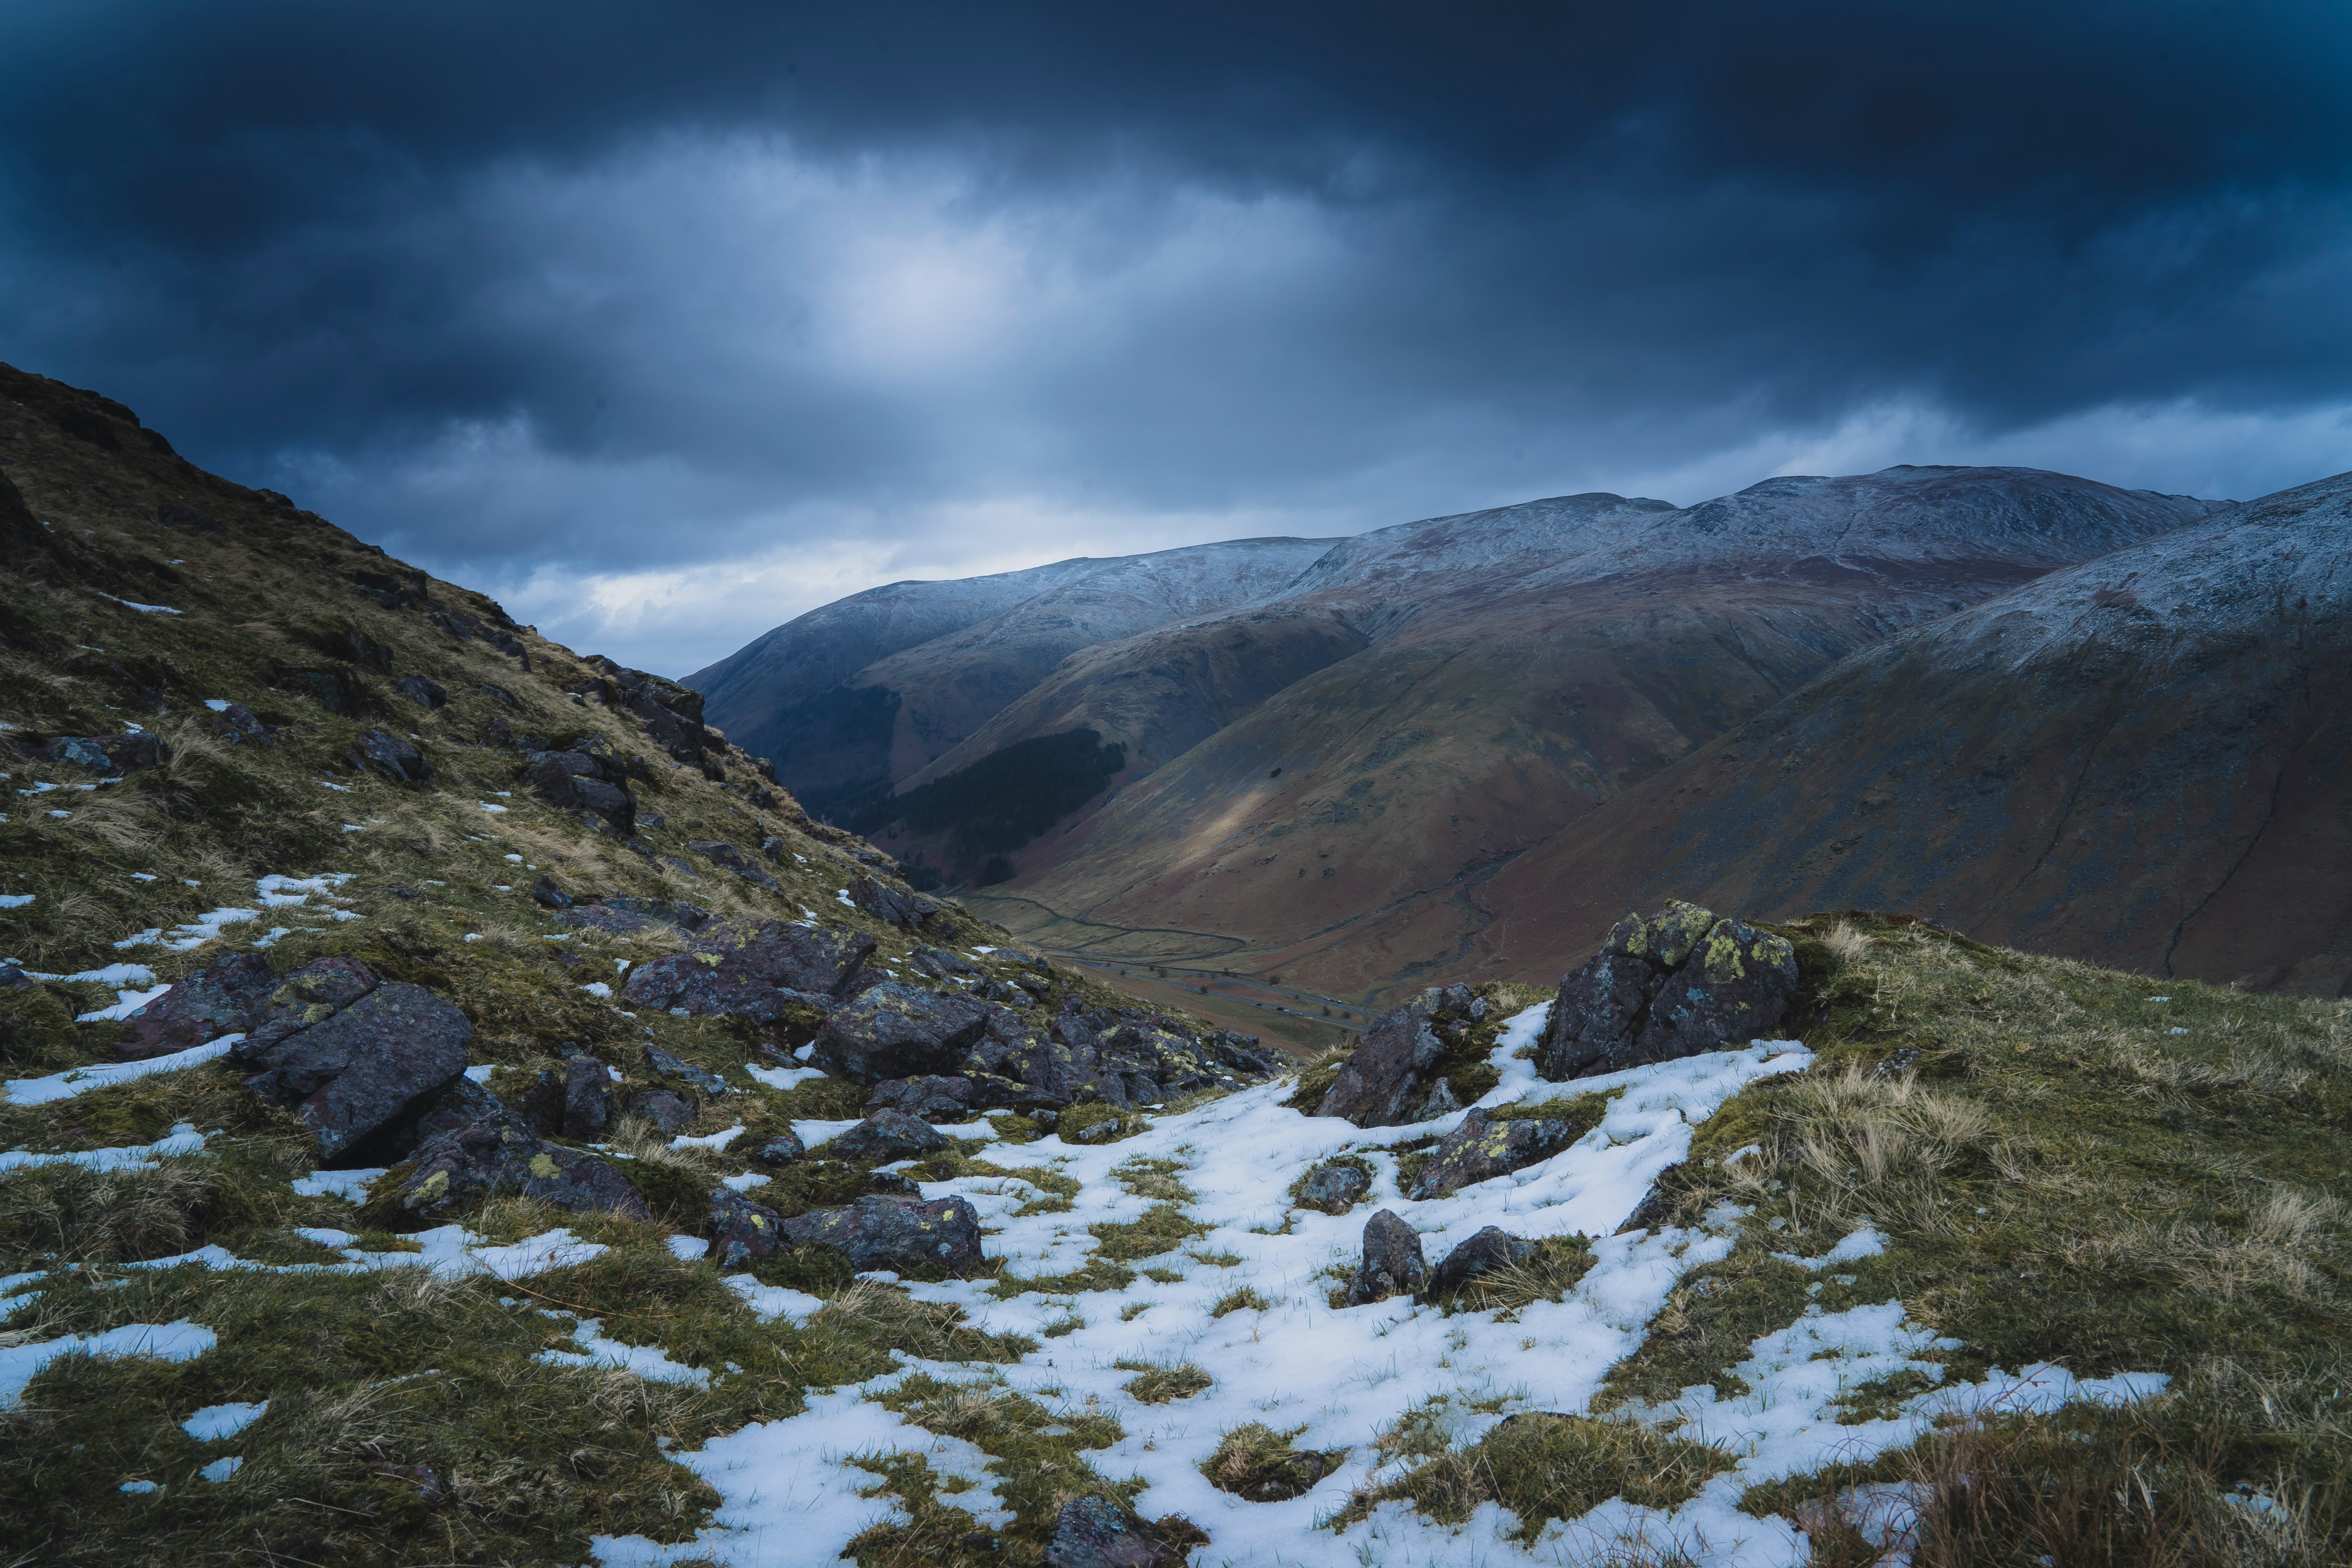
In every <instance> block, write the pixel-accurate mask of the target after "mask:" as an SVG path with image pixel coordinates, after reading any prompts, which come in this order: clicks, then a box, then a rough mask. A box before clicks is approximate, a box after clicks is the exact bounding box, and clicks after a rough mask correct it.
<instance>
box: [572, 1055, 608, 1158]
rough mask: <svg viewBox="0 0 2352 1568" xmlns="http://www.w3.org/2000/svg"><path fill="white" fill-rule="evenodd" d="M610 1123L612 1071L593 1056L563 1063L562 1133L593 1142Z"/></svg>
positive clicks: (606, 1129)
mask: <svg viewBox="0 0 2352 1568" xmlns="http://www.w3.org/2000/svg"><path fill="white" fill-rule="evenodd" d="M612 1125H613V1075H612V1073H611V1072H610V1071H609V1070H607V1069H606V1068H605V1066H604V1063H603V1062H600V1061H598V1060H597V1059H596V1058H594V1057H573V1058H572V1059H571V1060H569V1061H567V1062H565V1063H564V1064H563V1135H564V1136H565V1137H566V1138H577V1139H579V1140H580V1141H581V1142H583V1143H593V1142H595V1141H596V1140H597V1139H599V1138H602V1137H603V1136H604V1134H605V1132H606V1131H609V1130H610V1129H611V1127H612Z"/></svg>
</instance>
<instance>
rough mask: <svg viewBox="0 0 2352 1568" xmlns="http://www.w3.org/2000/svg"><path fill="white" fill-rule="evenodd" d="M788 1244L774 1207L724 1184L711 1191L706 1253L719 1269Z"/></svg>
mask: <svg viewBox="0 0 2352 1568" xmlns="http://www.w3.org/2000/svg"><path fill="white" fill-rule="evenodd" d="M790 1245H791V1243H789V1242H788V1241H786V1240H785V1239H784V1222H783V1220H782V1217H781V1216H780V1215H778V1214H777V1213H776V1211H775V1210H773V1209H772V1208H768V1207H766V1206H764V1205H760V1204H755V1203H753V1202H752V1201H751V1199H749V1198H747V1197H745V1196H744V1195H743V1194H740V1193H738V1192H731V1191H730V1190H729V1189H727V1188H725V1187H719V1188H718V1189H716V1190H715V1191H713V1192H712V1193H711V1194H710V1255H711V1257H712V1258H715V1259H717V1261H718V1264H719V1267H720V1268H741V1267H742V1266H743V1265H744V1264H746V1263H752V1262H756V1261H758V1260H759V1259H760V1258H770V1257H773V1256H774V1255H775V1252H776V1249H777V1248H778V1247H787V1246H790Z"/></svg>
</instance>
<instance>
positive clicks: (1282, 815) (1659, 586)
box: [939, 468, 2219, 994]
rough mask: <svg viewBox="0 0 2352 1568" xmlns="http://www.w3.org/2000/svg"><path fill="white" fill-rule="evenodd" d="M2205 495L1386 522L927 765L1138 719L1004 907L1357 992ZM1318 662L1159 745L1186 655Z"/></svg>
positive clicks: (1088, 661)
mask: <svg viewBox="0 0 2352 1568" xmlns="http://www.w3.org/2000/svg"><path fill="white" fill-rule="evenodd" d="M2216 504H2219V503H2211V502H2205V501H2199V500H2191V499H2189V498H2182V497H2166V496H2158V495H2153V494H2150V493H2147V492H2142V491H2128V490H2122V489H2116V488H2114V487H2111V486H2107V485H2102V484H2098V483H2095V482H2094V481H2091V480H2087V479H2074V478H2072V477H2069V476H2064V475H2058V474H2049V473H2042V472H2039V471H2036V470H2030V469H2012V468H1894V469H1889V470H1887V471H1885V472H1884V473H1880V474H1873V475H1862V476H1853V477H1848V478H1841V479H1815V478H1790V479H1769V480H1766V481H1765V482H1764V483H1762V484H1759V485H1757V486H1754V487H1751V488H1750V489H1747V490H1744V491H1742V492H1740V493H1739V494H1738V495H1737V496H1731V497H1725V498H1722V499H1720V500H1714V501H1709V502H1706V503H1704V504H1702V505H1699V506H1696V507H1691V508H1687V509H1676V508H1673V507H1669V506H1666V505H1664V503H1662V502H1657V501H1643V500H1624V499H1622V498H1619V497H1615V496H1579V497H1570V498H1562V499H1559V500H1548V501H1539V502H1533V503H1529V504H1528V505H1527V506H1525V507H1515V508H1505V509H1499V510H1495V511H1490V512H1481V513H1469V514H1465V515H1463V516H1460V517H1454V518H1442V519H1434V520H1431V521H1427V522H1423V523H1415V524H1409V525H1405V526H1403V527H1402V528H1397V529H1385V530H1381V531H1378V532H1376V533H1372V534H1368V535H1366V536H1364V537H1363V538H1362V539H1360V540H1355V541H1350V542H1347V543H1344V544H1341V545H1339V546H1337V547H1335V548H1334V549H1333V550H1332V551H1330V552H1328V553H1327V554H1326V555H1325V556H1324V557H1323V558H1322V559H1321V560H1320V561H1318V563H1316V564H1315V566H1314V567H1313V568H1312V569H1311V570H1310V571H1308V572H1307V574H1305V575H1304V576H1303V577H1302V578H1301V579H1300V581H1299V583H1298V584H1297V585H1296V586H1295V587H1293V588H1292V589H1291V590H1290V591H1289V592H1287V593H1286V594H1285V595H1282V597H1281V598H1280V599H1278V600H1276V601H1271V602H1269V603H1267V604H1265V605H1259V606H1256V607H1254V608H1253V609H1251V610H1249V611H1248V612H1246V613H1238V614H1228V615H1225V616H1215V617H1206V618H1203V619H1202V620H1201V621H1199V622H1197V623H1194V624H1188V625H1183V626H1171V627H1167V628H1161V629H1160V630H1157V631H1155V632H1153V633H1151V634H1150V635H1148V636H1146V637H1139V638H1134V639H1130V640H1129V641H1128V642H1126V643H1123V644H1116V645H1105V646H1103V647H1097V648H1095V649H1092V650H1089V651H1088V653H1087V655H1086V656H1085V657H1084V658H1083V659H1074V660H1072V661H1070V662H1069V663H1067V664H1066V665H1065V666H1064V667H1063V668H1061V669H1060V670H1057V671H1056V672H1055V675H1054V676H1053V677H1052V678H1050V679H1048V680H1047V681H1045V683H1043V684H1041V685H1040V687H1038V688H1037V689H1035V690H1034V691H1033V692H1031V693H1030V694H1029V695H1028V696H1027V697H1024V699H1023V700H1021V701H1020V702H1017V703H1014V704H1012V705H1010V706H1008V707H1007V708H1006V709H1005V710H1003V712H1002V713H1001V714H1000V715H999V716H998V718H997V720H996V721H993V722H992V724H991V725H990V726H989V727H988V729H987V730H985V731H982V734H981V735H979V736H976V737H975V738H974V740H973V742H968V743H967V745H966V747H965V748H964V750H963V751H962V752H958V753H951V754H950V756H949V757H948V758H946V759H943V761H942V763H940V764H939V765H940V766H946V765H949V764H950V763H959V762H961V761H962V760H964V759H965V758H966V757H967V756H968V755H969V754H970V753H971V752H973V751H975V750H977V749H978V747H979V745H980V744H981V743H982V742H985V743H987V744H988V745H990V746H992V747H1001V746H1006V745H1011V744H1013V743H1015V742H1019V741H1021V740H1023V739H1024V738H1026V737H1028V736H1030V735H1034V734H1036V733H1040V732H1051V731H1054V730H1056V729H1060V728H1066V727H1067V726H1069V725H1072V724H1074V723H1076V722H1079V721H1084V722H1085V723H1087V724H1088V725H1089V726H1091V727H1094V728H1096V729H1097V730H1099V731H1101V732H1102V734H1103V736H1104V738H1105V740H1106V742H1111V741H1117V742H1122V743H1125V744H1127V745H1129V747H1130V748H1131V750H1132V752H1134V754H1135V755H1134V760H1135V762H1136V763H1137V764H1138V767H1139V768H1140V767H1141V766H1143V765H1145V764H1156V765H1153V766H1152V767H1151V770H1150V772H1149V773H1146V774H1144V775H1143V776H1140V777H1135V776H1132V775H1130V778H1129V782H1128V783H1127V784H1126V787H1125V788H1124V789H1123V790H1122V791H1120V793H1118V795H1116V796H1115V797H1114V798H1112V799H1110V800H1109V801H1108V802H1107V803H1106V804H1105V805H1102V806H1101V807H1099V808H1098V809H1097V810H1096V811H1094V812H1093V813H1092V814H1090V815H1087V816H1081V817H1080V818H1078V819H1076V821H1074V822H1072V823H1069V824H1067V825H1066V826H1064V827H1063V828H1061V829H1060V830H1058V831H1057V832H1055V834H1052V835H1049V836H1048V837H1045V839H1043V840H1041V841H1040V842H1039V843H1037V844H1035V845H1034V846H1032V847H1030V848H1029V849H1028V850H1026V851H1024V852H1023V853H1022V854H1021V855H1020V856H1019V857H1018V859H1019V863H1020V868H1021V875H1020V876H1018V877H1017V878H1016V879H1014V880H1013V882H1012V883H1011V884H1010V886H1009V887H1007V888H1005V889H992V890H991V892H992V896H995V897H997V898H998V900H999V901H998V902H996V903H993V904H992V905H991V906H990V907H991V908H992V910H994V911H995V912H996V914H997V916H998V917H999V918H1001V919H1004V920H1006V921H1011V922H1013V923H1014V924H1015V925H1016V926H1019V927H1023V928H1024V929H1030V930H1032V931H1035V932H1037V934H1038V937H1039V940H1048V941H1050V940H1055V937H1054V934H1053V933H1054V931H1059V932H1060V935H1061V937H1062V939H1063V940H1066V941H1068V942H1071V943H1072V944H1073V945H1076V944H1078V943H1081V942H1093V941H1109V942H1118V943H1120V944H1122V945H1124V946H1126V947H1127V948H1128V949H1129V950H1130V951H1132V950H1134V949H1135V942H1134V941H1133V940H1132V939H1127V938H1122V937H1119V936H1118V934H1117V933H1118V932H1120V931H1129V930H1140V929H1143V928H1156V929H1165V930H1166V931H1168V933H1169V934H1167V935H1166V936H1165V937H1164V939H1163V938H1154V939H1152V941H1153V942H1154V943H1156V944H1157V946H1156V948H1154V949H1152V950H1156V951H1161V952H1170V953H1171V954H1172V953H1175V952H1185V951H1203V952H1237V951H1239V950H1247V951H1248V952H1253V953H1255V954H1256V955H1257V959H1256V961H1255V962H1258V963H1263V964H1264V965H1265V966H1268V967H1270V968H1273V969H1288V970H1295V971H1297V973H1301V974H1304V975H1307V976H1308V977H1310V978H1311V979H1312V981H1313V982H1314V984H1317V985H1318V986H1319V987H1321V988H1323V989H1326V990H1328V991H1331V992H1334V993H1336V994H1369V993H1371V992H1375V991H1378V990H1379V989H1380V988H1381V987H1384V986H1389V985H1392V984H1397V983H1400V982H1402V981H1408V980H1412V981H1417V980H1418V979H1419V978H1420V977H1422V976H1424V975H1428V974H1434V973H1441V972H1448V973H1450V972H1451V971H1452V970H1453V969H1454V967H1456V966H1458V965H1460V964H1461V963H1464V962H1465V961H1466V960H1467V959H1468V958H1469V957H1470V955H1471V954H1472V952H1473V951H1474V945H1473V944H1474V939H1475V937H1476V935H1477V933H1478V932H1480V931H1482V930H1483V929H1484V928H1485V927H1486V924H1487V923H1488V921H1489V918H1490V917H1489V914H1488V912H1487V910H1486V908H1485V907H1484V905H1483V904H1482V902H1481V898H1480V894H1479V888H1480V886H1481V884H1483V883H1484V882H1485V881H1486V879H1488V878H1489V877H1491V876H1493V875H1495V874H1496V872H1497V871H1498V870H1499V869H1500V868H1502V867H1503V866H1505V865H1507V863H1508V862H1509V861H1510V860H1511V859H1512V858H1515V857H1517V856H1518V855H1520V854H1523V853H1525V852H1526V851H1528V849H1530V848H1531V847H1534V846H1536V845H1537V844H1538V843H1541V842H1543V841H1544V840H1546V839H1547V838H1549V837H1550V836H1552V835H1553V834H1555V833H1556V832H1558V831H1559V829H1560V828H1561V827H1562V826H1564V825H1566V824H1569V823H1571V822H1573V821H1575V820H1576V819H1578V818H1580V817H1581V816H1584V815H1585V814H1586V813H1588V812H1591V810H1593V809H1594V808H1595V807H1596V806H1598V805H1601V804H1602V803H1603V802H1606V801H1608V800H1610V799H1612V798H1613V797H1615V796H1616V795H1620V794H1622V792H1624V791H1625V790H1627V789H1630V788H1633V787H1635V786H1637V785H1639V784H1642V783H1643V781H1644V780H1645V779H1647V778H1649V777H1651V776H1652V775H1653V774H1654V773H1658V772H1659V771H1660V770H1662V769H1664V768H1666V767H1668V766H1670V765H1672V764H1673V763H1675V762H1676V761H1677V760H1679V759H1680V758H1682V757H1685V756H1686V755H1687V754H1689V753H1690V752H1693V751H1695V750H1696V749H1697V748H1699V747H1700V746H1703V745H1705V744H1706V742H1709V741H1711V740H1713V739H1714V738H1715V737H1716V736H1717V735H1719V734H1721V733H1722V732H1723V731H1725V730H1726V729H1727V728H1729V727H1731V726H1733V725H1735V724H1738V723H1739V722H1740V721H1743V720H1745V719H1747V718H1748V717H1750V716H1751V715H1753V714H1755V713H1757V712H1759V711H1760V710H1764V709H1767V708H1769V707H1770V706H1771V705H1772V704H1774V703H1775V702H1777V701H1779V700H1780V699H1781V698H1783V697H1785V696H1787V695H1788V694H1789V693H1790V692H1792V691H1794V690H1796V689H1798V688H1800V687H1801V686H1802V685H1803V684H1804V683H1805V682H1806V681H1808V680H1810V679H1812V678H1813V677H1814V676H1815V675H1817V674H1818V673H1820V672H1821V671H1822V670H1823V669H1825V668H1829V667H1830V666H1831V665H1832V664H1834V663H1836V662H1837V661H1838V660H1839V659H1840V658H1844V657H1845V656H1847V655H1848V654H1851V653H1853V652H1854V651H1855V650H1856V649H1859V648H1862V647H1867V646H1869V645H1871V644H1873V643H1875V642H1877V641H1879V640H1880V639H1882V638H1884V637H1887V636H1888V635H1890V634H1891V633H1894V632H1895V631H1898V630H1900V629H1902V628H1903V627H1906V626H1914V625H1916V624H1918V623H1920V622H1922V621H1927V620H1932V619H1935V618H1937V617H1940V616H1946V615H1948V614H1950V613H1952V612H1953V611H1955V610H1958V609H1960V608H1962V607H1963V606H1965V605H1969V604H1972V603H1975V602H1977V601H1979V600H1981V599H1984V598H1987V597H1989V596H1990V595H1995V594H1999V593H2001V592H2004V591H2006V590H2008V589H2011V588H2013V587H2015V586H2017V585H2019V584H2021V583H2025V582H2028V581H2031V580H2032V578H2034V577H2036V576H2038V575H2040V574H2042V573H2044V572H2047V571H2049V570H2051V569H2052V568H2053V567H2054V566H2058V565H2061V564H2063V563H2069V562H2074V561H2080V560H2083V559H2084V558H2087V557H2092V556H2096V555H2100V554H2104V553H2105V552H2109V551H2112V550H2114V549H2116V548H2117V547H2118V546H2121V545H2125V544H2128V543H2131V542H2136V541H2138V540H2142V539H2145V538H2147V537H2148V536H2149V535H2150V534H2153V533H2157V532H2160V531H2164V530H2167V529H2170V528H2173V527H2176V526H2178V525H2179V524H2180V523H2181V522H2183V521H2189V520H2191V519H2195V518H2199V517H2201V516H2203V515H2205V514H2206V513H2207V512H2208V511H2209V510H2210V509H2211V508H2212V507H2213V506H2214V505H2216ZM1342 632H1344V633H1345V634H1347V636H1346V637H1343V636H1341V635H1340V634H1341V633H1342ZM1350 637H1352V638H1353V639H1356V640H1357V643H1358V646H1349V638H1350ZM1276 645H1279V647H1280V648H1281V650H1282V651H1284V652H1285V653H1286V655H1293V656H1292V657H1289V658H1274V657H1271V655H1270V654H1269V653H1263V652H1260V651H1258V650H1259V649H1261V648H1268V649H1271V648H1274V647H1276ZM1293 650H1296V651H1295V655H1294V654H1293ZM1318 658H1320V660H1321V662H1319V663H1318V665H1317V668H1313V669H1311V670H1307V671H1306V672H1305V673H1303V674H1301V675H1300V676H1299V677H1298V678H1297V679H1295V680H1293V681H1292V682H1291V683H1290V684H1289V685H1287V686H1286V687H1284V688H1283V689H1280V690H1279V691H1277V692H1275V693H1273V694H1272V695H1269V696H1266V697H1265V698H1263V699H1262V700H1258V701H1257V702H1256V703H1255V706H1253V707H1250V708H1248V709H1247V710H1246V711H1243V712H1241V713H1239V715H1238V716H1237V717H1232V718H1227V719H1223V720H1220V721H1218V722H1217V725H1216V727H1215V728H1213V729H1211V730H1209V731H1208V733H1207V734H1206V736H1205V738H1203V739H1200V740H1198V741H1196V742H1193V743H1192V745H1191V746H1190V748H1189V749H1187V750H1185V751H1183V752H1181V754H1180V755H1176V756H1174V757H1172V758H1171V757H1168V756H1167V755H1166V754H1165V750H1164V748H1165V747H1168V746H1171V745H1172V744H1174V743H1175V742H1181V741H1184V740H1189V739H1191V736H1192V734H1194V733H1198V732H1200V731H1202V730H1203V729H1206V728H1207V727H1208V724H1209V721H1210V719H1211V717H1212V715H1213V710H1214V708H1215V706H1216V704H1215V701H1214V699H1216V698H1217V697H1218V696H1219V695H1220V693H1219V690H1218V688H1217V686H1216V683H1215V682H1214V681H1211V680H1205V679H1199V678H1197V677H1196V676H1195V675H1194V673H1193V672H1195V671H1198V670H1203V669H1209V668H1218V667H1222V668H1229V669H1239V668H1268V669H1276V670H1280V671H1282V672H1283V673H1287V671H1288V669H1289V668H1292V667H1294V666H1295V665H1297V664H1306V663H1312V662H1316V661H1317V659H1318ZM1239 694H1241V693H1239V692H1237V693H1236V695H1239ZM1161 737H1165V738H1164V739H1162V738H1161ZM1007 895H1009V896H1011V897H1014V898H1019V899H1023V900H1028V904H1027V905H1026V906H1024V908H1015V907H1014V906H1013V904H1011V903H1009V902H1005V901H1003V899H1004V897H1005V896H1007ZM1045 911H1051V912H1052V913H1053V914H1054V915H1056V916H1059V917H1062V919H1061V921H1059V922H1058V923H1055V922H1046V921H1045Z"/></svg>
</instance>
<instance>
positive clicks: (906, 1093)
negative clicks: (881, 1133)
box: [864, 1075, 981, 1121]
mask: <svg viewBox="0 0 2352 1568" xmlns="http://www.w3.org/2000/svg"><path fill="white" fill-rule="evenodd" d="M980 1101H981V1089H980V1086H979V1085H978V1084H976V1083H974V1082H973V1081H972V1080H971V1079H968V1078H940V1077H938V1076H937V1075H926V1076H924V1077H921V1078H893V1079H884V1080H883V1081H882V1082H880V1083H877V1084H876V1085H875V1086H874V1092H873V1093H872V1094H869V1095H867V1096H866V1105H865V1108H864V1109H865V1113H866V1115H868V1116H871V1115H873V1114H874V1113H875V1112H876V1111H877V1110H903V1111H905V1112H906V1113H907V1114H908V1115H909V1116H912V1117H917V1118H919V1119H920V1120H922V1121H971V1119H972V1117H973V1116H974V1115H975V1114H976V1113H977V1108H978V1107H979V1105H980Z"/></svg>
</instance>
